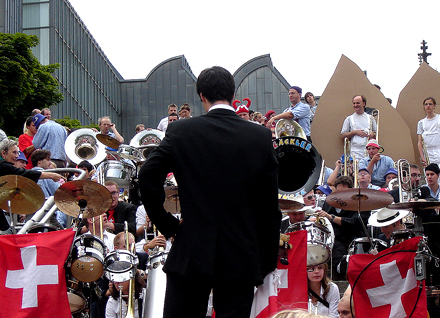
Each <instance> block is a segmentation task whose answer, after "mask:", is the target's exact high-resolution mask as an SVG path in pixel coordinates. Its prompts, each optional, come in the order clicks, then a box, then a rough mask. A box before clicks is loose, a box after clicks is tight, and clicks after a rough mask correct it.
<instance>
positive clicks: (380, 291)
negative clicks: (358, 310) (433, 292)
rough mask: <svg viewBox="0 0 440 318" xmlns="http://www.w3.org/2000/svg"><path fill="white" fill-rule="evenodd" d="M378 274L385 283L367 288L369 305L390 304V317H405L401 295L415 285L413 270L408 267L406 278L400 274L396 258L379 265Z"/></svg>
mask: <svg viewBox="0 0 440 318" xmlns="http://www.w3.org/2000/svg"><path fill="white" fill-rule="evenodd" d="M380 274H381V275H382V279H383V282H384V283H385V285H383V286H380V287H376V288H371V289H367V294H368V297H369V298H370V302H371V306H373V307H379V306H383V305H388V304H390V305H391V312H390V317H406V316H407V315H406V313H405V309H404V308H403V304H402V299H401V298H402V295H403V294H405V293H406V292H408V291H410V290H411V289H413V288H416V287H417V281H416V279H415V275H414V271H413V270H412V269H411V268H410V269H408V272H407V274H406V278H402V277H401V276H400V272H399V267H398V266H397V263H396V260H394V261H392V262H390V263H385V264H381V265H380Z"/></svg>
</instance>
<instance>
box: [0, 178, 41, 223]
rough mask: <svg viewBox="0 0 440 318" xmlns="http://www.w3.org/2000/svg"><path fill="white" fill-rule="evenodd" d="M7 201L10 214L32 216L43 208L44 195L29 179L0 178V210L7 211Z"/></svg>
mask: <svg viewBox="0 0 440 318" xmlns="http://www.w3.org/2000/svg"><path fill="white" fill-rule="evenodd" d="M8 201H11V212H12V213H15V214H32V213H34V212H37V211H38V210H39V209H40V208H41V207H42V206H43V203H44V193H43V190H41V187H40V186H39V185H38V184H37V183H35V182H34V181H32V180H31V179H28V178H25V177H22V176H17V175H7V176H3V177H0V208H2V209H3V210H5V211H9V207H8Z"/></svg>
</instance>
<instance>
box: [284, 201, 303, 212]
mask: <svg viewBox="0 0 440 318" xmlns="http://www.w3.org/2000/svg"><path fill="white" fill-rule="evenodd" d="M278 203H279V205H280V209H281V211H282V212H284V211H283V210H289V211H290V210H299V209H301V208H303V207H305V204H304V203H301V202H298V201H293V200H287V199H278Z"/></svg>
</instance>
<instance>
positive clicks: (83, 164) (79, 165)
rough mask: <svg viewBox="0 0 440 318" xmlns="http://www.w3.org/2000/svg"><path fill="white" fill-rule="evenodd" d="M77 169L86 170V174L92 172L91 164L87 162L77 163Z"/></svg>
mask: <svg viewBox="0 0 440 318" xmlns="http://www.w3.org/2000/svg"><path fill="white" fill-rule="evenodd" d="M78 168H86V169H87V171H88V172H90V171H92V170H93V166H92V164H91V163H90V162H88V161H87V160H83V161H81V162H80V163H78Z"/></svg>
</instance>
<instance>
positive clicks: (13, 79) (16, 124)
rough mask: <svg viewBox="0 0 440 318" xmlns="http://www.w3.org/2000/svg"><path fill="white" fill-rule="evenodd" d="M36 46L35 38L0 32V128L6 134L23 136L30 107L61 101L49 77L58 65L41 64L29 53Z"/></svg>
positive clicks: (55, 84)
mask: <svg viewBox="0 0 440 318" xmlns="http://www.w3.org/2000/svg"><path fill="white" fill-rule="evenodd" d="M36 45H38V38H37V37H36V36H35V35H26V34H23V33H15V34H5V33H0V109H1V112H0V128H2V129H3V130H4V131H5V132H6V133H7V134H8V135H14V136H18V135H20V134H22V133H23V132H22V128H23V123H24V121H25V120H26V118H27V117H28V116H30V114H31V112H32V110H33V109H34V108H39V109H41V108H44V107H50V106H52V105H55V104H58V103H59V102H61V101H62V100H63V99H64V97H63V95H62V94H61V93H60V92H59V90H58V82H57V80H56V79H55V78H53V76H52V73H53V72H54V71H55V70H56V69H57V68H58V67H59V66H60V65H59V64H50V65H42V64H41V63H40V62H39V61H38V59H37V58H36V57H35V56H34V55H33V54H32V50H31V48H32V47H34V46H36Z"/></svg>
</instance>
